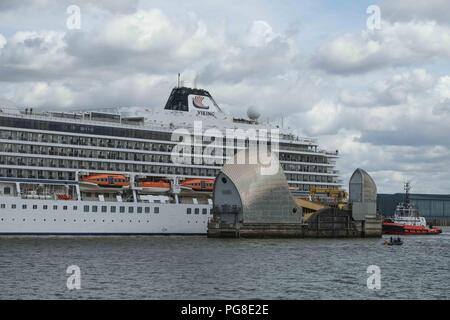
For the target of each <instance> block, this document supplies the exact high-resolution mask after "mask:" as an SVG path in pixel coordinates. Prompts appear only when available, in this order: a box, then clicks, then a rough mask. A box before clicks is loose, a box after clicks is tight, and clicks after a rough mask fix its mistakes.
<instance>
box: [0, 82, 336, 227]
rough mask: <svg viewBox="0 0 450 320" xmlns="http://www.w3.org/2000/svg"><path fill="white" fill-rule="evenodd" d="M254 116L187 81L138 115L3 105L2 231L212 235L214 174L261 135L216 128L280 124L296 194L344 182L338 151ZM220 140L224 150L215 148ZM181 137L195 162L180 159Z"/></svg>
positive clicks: (276, 148)
mask: <svg viewBox="0 0 450 320" xmlns="http://www.w3.org/2000/svg"><path fill="white" fill-rule="evenodd" d="M247 115H248V118H243V117H241V118H236V117H232V116H229V115H228V114H226V113H225V112H224V111H223V110H222V109H221V108H220V107H219V105H218V104H217V103H216V101H215V100H214V99H213V97H212V96H211V94H210V93H209V92H208V91H206V90H203V89H198V88H188V87H184V86H177V87H175V88H174V89H173V90H172V92H171V94H170V96H169V98H168V100H167V103H166V105H165V107H164V108H161V109H160V110H155V109H142V111H141V112H139V113H138V115H130V114H126V113H125V112H119V111H117V112H111V111H104V110H103V111H101V110H93V111H74V112H61V111H57V112H56V111H55V112H51V111H48V112H43V111H41V110H39V111H38V110H33V109H32V108H25V109H23V110H19V109H15V108H9V107H4V108H2V106H0V234H39V235H42V234H68V235H72V234H73V235H97V234H98V235H102V234H105V235H106V234H108V235H111V234H117V235H124V234H130V235H139V234H206V231H207V223H208V220H209V219H210V218H211V215H212V210H213V203H212V199H211V194H212V193H211V192H212V189H213V185H214V178H215V177H216V176H217V175H218V174H219V172H220V169H221V168H222V166H223V164H224V163H225V162H226V161H227V160H228V159H229V158H232V156H233V155H234V154H235V153H236V152H237V151H239V149H243V148H248V147H249V145H251V144H252V143H253V142H254V141H253V139H254V138H253V137H252V136H247V137H246V136H244V137H241V136H236V137H233V139H232V141H231V143H228V142H229V141H228V140H229V139H228V138H227V137H226V135H224V136H214V135H212V136H209V138H208V139H206V138H205V137H204V136H205V135H206V134H205V133H206V132H208V131H210V129H213V130H216V131H219V132H223V131H224V130H226V129H234V130H242V131H244V132H248V131H250V130H255V131H256V132H257V133H259V132H263V131H264V132H265V133H264V134H265V135H266V136H267V137H268V138H267V139H268V140H270V139H269V137H270V133H269V134H268V135H267V133H266V132H267V130H268V129H277V130H278V131H279V134H278V138H277V144H276V145H275V144H274V145H272V144H271V143H270V142H269V143H268V145H269V151H270V152H276V153H277V154H278V157H279V160H280V163H281V165H282V168H283V170H284V173H285V175H286V178H287V180H288V183H289V187H290V189H291V192H293V193H294V194H295V193H297V194H305V193H308V191H309V190H310V189H311V188H313V187H316V188H317V187H320V188H328V189H337V188H339V187H340V186H341V181H340V180H339V173H338V171H337V170H336V169H335V166H336V159H337V158H338V151H335V152H328V151H325V150H321V149H319V146H318V144H317V141H316V140H314V139H309V138H301V137H298V136H296V135H295V134H293V132H292V131H291V130H289V129H284V128H277V126H273V125H269V124H268V123H261V122H260V121H259V120H258V114H257V112H255V110H249V112H247ZM199 125H200V126H201V128H200V131H198V130H199V129H198V127H199ZM196 130H197V131H196ZM216 131H212V132H216ZM177 132H178V133H177ZM174 133H177V137H176V139H174ZM187 138H192V140H189V141H192V143H191V144H189V143H185V142H186V141H188V140H187ZM270 141H272V140H270ZM211 142H214V145H215V146H216V147H217V146H218V147H221V148H216V149H215V150H216V151H215V152H212V153H206V152H205V151H206V149H207V148H208V147H209V146H210V144H211ZM180 145H182V146H183V148H184V149H183V148H182V149H183V150H184V152H186V150H188V155H189V157H188V158H189V159H190V160H189V161H185V162H183V160H182V161H179V160H177V161H174V157H173V152H174V149H175V148H176V147H177V146H180ZM186 145H187V146H188V147H187V148H186ZM217 150H219V151H218V152H217Z"/></svg>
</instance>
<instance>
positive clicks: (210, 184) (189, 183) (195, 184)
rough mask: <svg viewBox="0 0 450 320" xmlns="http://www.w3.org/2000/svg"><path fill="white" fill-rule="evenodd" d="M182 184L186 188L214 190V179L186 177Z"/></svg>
mask: <svg viewBox="0 0 450 320" xmlns="http://www.w3.org/2000/svg"><path fill="white" fill-rule="evenodd" d="M180 186H181V188H182V189H184V190H192V191H205V192H212V191H213V189H214V179H186V180H184V181H183V182H181V183H180Z"/></svg>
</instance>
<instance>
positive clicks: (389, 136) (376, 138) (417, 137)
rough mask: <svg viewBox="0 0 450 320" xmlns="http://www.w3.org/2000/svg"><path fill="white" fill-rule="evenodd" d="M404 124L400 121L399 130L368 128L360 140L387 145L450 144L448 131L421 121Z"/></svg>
mask: <svg viewBox="0 0 450 320" xmlns="http://www.w3.org/2000/svg"><path fill="white" fill-rule="evenodd" d="M404 126H405V127H403V126H402V124H401V123H400V124H399V126H398V128H397V130H383V131H375V130H367V131H365V132H363V133H362V136H361V138H360V140H359V141H360V142H362V143H371V144H375V145H385V146H386V145H394V146H433V145H434V146H435V145H442V146H450V141H449V140H448V134H447V133H446V132H442V131H440V130H434V129H433V128H429V127H427V126H421V124H420V123H414V124H412V125H411V124H408V123H405V124H404Z"/></svg>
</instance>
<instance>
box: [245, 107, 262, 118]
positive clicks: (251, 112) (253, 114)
mask: <svg viewBox="0 0 450 320" xmlns="http://www.w3.org/2000/svg"><path fill="white" fill-rule="evenodd" d="M260 116H261V112H260V111H259V109H258V108H257V107H255V106H251V107H250V108H248V109H247V117H248V118H249V119H250V120H254V121H256V120H258V118H259V117H260Z"/></svg>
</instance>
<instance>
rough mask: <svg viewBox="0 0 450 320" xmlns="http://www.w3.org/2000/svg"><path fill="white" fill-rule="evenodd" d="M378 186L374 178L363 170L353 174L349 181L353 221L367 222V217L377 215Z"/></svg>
mask: <svg viewBox="0 0 450 320" xmlns="http://www.w3.org/2000/svg"><path fill="white" fill-rule="evenodd" d="M376 200H377V186H376V184H375V181H373V179H372V177H371V176H370V175H369V174H368V173H367V172H366V171H365V170H363V169H361V168H358V169H356V170H355V172H353V174H352V176H351V178H350V181H349V198H348V202H349V204H350V205H351V208H352V214H353V219H355V220H365V219H366V216H375V215H376V213H377V207H376V206H377V204H376Z"/></svg>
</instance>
